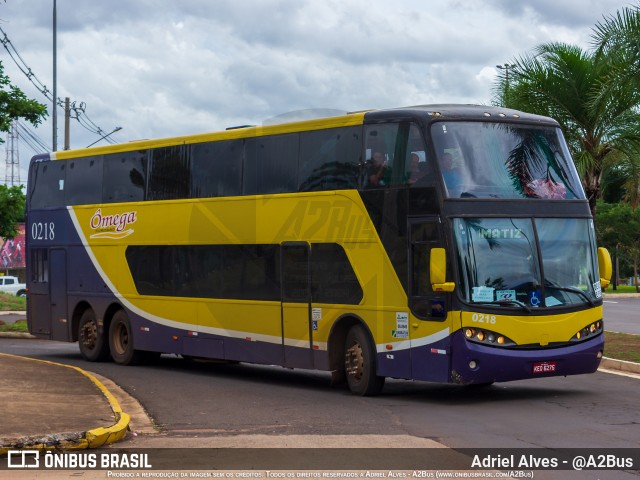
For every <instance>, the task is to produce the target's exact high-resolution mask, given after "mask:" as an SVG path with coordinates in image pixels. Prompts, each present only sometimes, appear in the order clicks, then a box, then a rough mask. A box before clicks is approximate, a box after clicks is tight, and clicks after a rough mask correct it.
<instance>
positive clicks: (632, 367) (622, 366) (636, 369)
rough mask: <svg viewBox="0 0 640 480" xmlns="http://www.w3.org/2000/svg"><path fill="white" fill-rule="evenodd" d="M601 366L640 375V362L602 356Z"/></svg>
mask: <svg viewBox="0 0 640 480" xmlns="http://www.w3.org/2000/svg"><path fill="white" fill-rule="evenodd" d="M600 368H605V369H607V370H617V371H619V372H625V373H635V374H637V375H640V363H634V362H627V361H626V360H616V359H615V358H607V357H602V360H601V361H600Z"/></svg>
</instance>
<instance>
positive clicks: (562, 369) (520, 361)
mask: <svg viewBox="0 0 640 480" xmlns="http://www.w3.org/2000/svg"><path fill="white" fill-rule="evenodd" d="M603 350H604V334H600V335H598V336H597V337H594V338H593V339H590V340H587V341H584V342H581V343H578V344H574V345H569V346H565V347H553V348H550V347H547V348H539V349H532V350H525V349H507V348H498V347H488V346H484V345H479V344H477V343H473V342H469V341H468V340H466V339H465V338H464V335H463V333H462V331H461V330H459V331H457V332H456V333H454V335H453V338H452V348H451V351H452V352H454V353H453V358H452V365H451V379H450V381H451V382H452V383H458V384H482V383H491V382H509V381H512V380H523V379H527V378H538V377H554V376H566V375H579V374H582V373H593V372H595V371H596V370H597V369H598V366H599V365H600V360H601V358H602V352H603Z"/></svg>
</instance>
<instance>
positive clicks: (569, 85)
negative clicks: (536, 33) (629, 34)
mask: <svg viewBox="0 0 640 480" xmlns="http://www.w3.org/2000/svg"><path fill="white" fill-rule="evenodd" d="M634 11H635V12H636V15H637V13H638V10H637V9H635V10H634ZM625 18H626V17H625ZM616 25H617V23H616ZM634 25H635V24H634ZM606 26H609V23H606ZM612 28H613V27H612ZM601 29H602V31H603V32H604V30H605V24H602V25H601ZM636 35H640V34H638V33H637V34H636ZM607 38H608V39H609V40H608V41H610V42H612V41H613V40H612V39H613V38H614V36H613V35H611V36H608V37H607ZM615 38H619V37H615ZM620 41H622V40H620ZM635 41H637V39H635ZM613 50H615V51H616V53H615V55H614V54H613V53H609V49H608V47H607V48H602V49H594V50H593V51H585V50H582V49H581V48H580V47H578V46H575V45H568V44H565V43H547V44H543V45H540V46H539V47H537V48H536V49H535V51H534V54H533V55H524V56H522V57H520V58H517V59H516V60H514V61H513V62H510V63H512V65H511V68H510V71H509V77H508V84H507V78H506V75H501V76H500V77H499V78H498V83H497V85H496V87H495V88H494V92H495V96H496V103H498V104H502V105H504V106H507V107H510V108H516V109H519V110H524V111H528V112H532V113H537V114H541V115H546V116H549V117H552V118H555V119H556V120H558V122H559V123H560V125H561V127H562V130H563V133H564V136H565V138H566V140H567V143H568V145H569V149H570V151H571V154H572V156H573V159H574V161H575V163H576V166H577V169H578V172H579V173H580V175H581V178H582V184H583V186H584V190H585V193H586V195H587V199H588V200H589V206H590V208H591V213H592V214H593V215H594V216H595V210H596V200H597V199H598V198H600V196H601V180H602V176H603V173H604V172H605V170H606V169H607V168H609V167H611V166H613V165H616V164H618V163H619V162H623V163H624V162H626V163H627V164H629V165H635V164H636V161H635V159H636V158H637V157H638V152H640V89H639V88H637V87H638V79H637V77H636V78H635V79H634V81H626V80H628V76H627V74H626V73H625V71H624V70H622V68H621V67H620V65H621V62H622V61H623V60H624V61H629V60H631V59H632V58H635V57H636V56H637V55H635V56H634V55H631V54H629V55H619V54H618V53H617V50H618V48H616V49H613ZM636 53H637V52H636ZM613 65H615V67H616V68H615V69H614V68H613ZM615 71H618V72H619V73H618V77H617V81H615V79H614V78H612V76H613V75H614V74H615ZM623 75H624V77H623ZM634 171H638V170H637V169H636V170H634Z"/></svg>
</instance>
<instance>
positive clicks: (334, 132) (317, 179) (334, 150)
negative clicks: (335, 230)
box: [298, 127, 362, 192]
mask: <svg viewBox="0 0 640 480" xmlns="http://www.w3.org/2000/svg"><path fill="white" fill-rule="evenodd" d="M361 134H362V129H361V128H360V127H346V128H334V129H329V130H317V131H310V132H302V133H301V134H300V158H299V173H298V185H299V187H298V190H299V191H302V192H308V191H318V190H334V189H349V188H357V187H358V175H359V173H360V166H359V163H360V148H361V145H360V138H361V136H362V135H361Z"/></svg>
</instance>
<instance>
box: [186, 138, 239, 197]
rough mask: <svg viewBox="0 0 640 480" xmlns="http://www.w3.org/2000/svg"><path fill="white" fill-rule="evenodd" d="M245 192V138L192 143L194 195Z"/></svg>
mask: <svg viewBox="0 0 640 480" xmlns="http://www.w3.org/2000/svg"><path fill="white" fill-rule="evenodd" d="M241 194H242V140H225V141H221V142H207V143H196V144H194V145H192V146H191V195H192V196H193V197H195V198H206V197H225V196H226V197H228V196H235V195H241Z"/></svg>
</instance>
